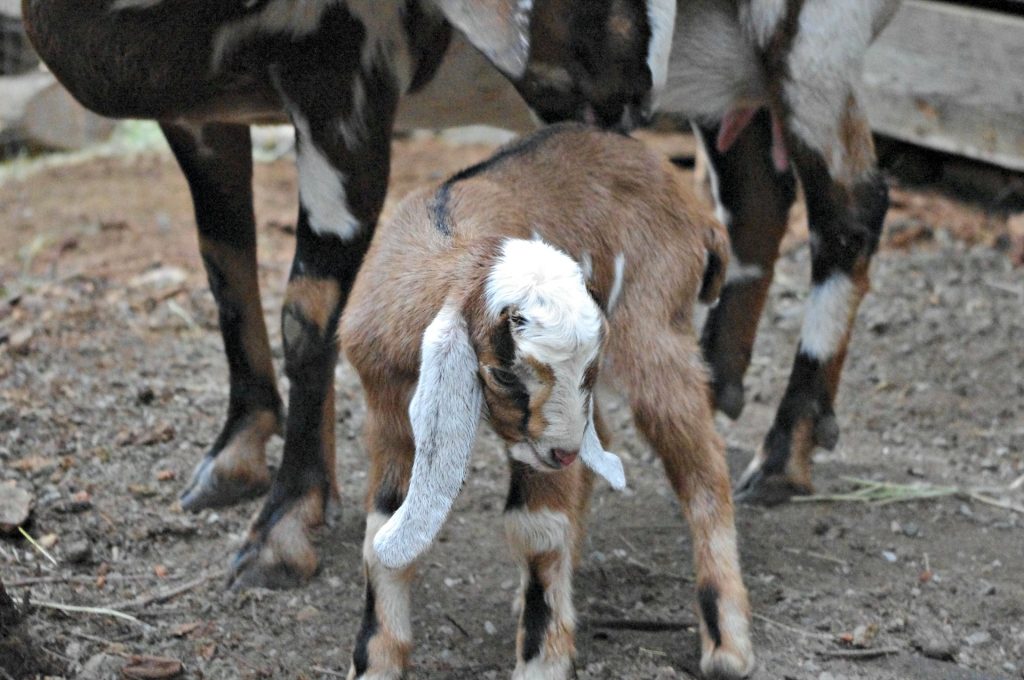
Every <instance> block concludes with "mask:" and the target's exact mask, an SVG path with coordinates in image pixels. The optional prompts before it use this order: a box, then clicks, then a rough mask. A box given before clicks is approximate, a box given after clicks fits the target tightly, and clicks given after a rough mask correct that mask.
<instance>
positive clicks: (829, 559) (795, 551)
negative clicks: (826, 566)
mask: <svg viewBox="0 0 1024 680" xmlns="http://www.w3.org/2000/svg"><path fill="white" fill-rule="evenodd" d="M783 550H785V551H786V552H788V553H792V554H794V555H807V556H808V557H813V558H815V559H819V560H825V561H826V562H832V563H833V564H838V565H839V566H841V567H849V566H850V563H849V562H847V561H846V560H844V559H840V558H838V557H832V556H831V555H826V554H824V553H820V552H815V551H813V550H801V549H800V548H783Z"/></svg>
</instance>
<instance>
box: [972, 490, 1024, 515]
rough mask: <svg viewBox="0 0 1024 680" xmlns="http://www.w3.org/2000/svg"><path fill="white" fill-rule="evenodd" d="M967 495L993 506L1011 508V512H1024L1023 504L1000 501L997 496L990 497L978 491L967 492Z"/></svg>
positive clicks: (1004, 508)
mask: <svg viewBox="0 0 1024 680" xmlns="http://www.w3.org/2000/svg"><path fill="white" fill-rule="evenodd" d="M967 497H968V498H970V499H971V500H974V501H978V502H979V503H984V504H985V505H991V506H992V507H994V508H1002V509H1003V510H1011V511H1013V512H1019V513H1021V514H1024V506H1020V505H1017V504H1016V503H1011V502H1010V501H1001V500H999V499H998V498H990V497H989V496H986V495H984V494H981V493H978V492H977V491H969V492H967Z"/></svg>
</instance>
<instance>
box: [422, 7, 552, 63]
mask: <svg viewBox="0 0 1024 680" xmlns="http://www.w3.org/2000/svg"><path fill="white" fill-rule="evenodd" d="M434 2H435V3H436V4H437V6H438V8H439V9H440V10H441V12H442V13H443V14H444V16H445V18H446V19H448V21H450V22H451V23H452V25H453V26H455V28H457V29H459V30H460V31H461V32H462V33H463V35H465V36H466V39H467V40H469V42H471V43H472V44H473V46H474V47H476V48H477V49H478V50H480V51H481V52H483V54H484V56H485V57H487V58H488V59H489V60H490V61H491V63H492V64H494V65H495V66H497V67H498V68H499V69H501V71H502V72H503V73H505V75H507V76H510V77H512V78H519V77H521V76H522V75H523V72H524V71H525V70H526V61H527V58H528V57H529V55H530V9H531V7H532V5H533V3H532V0H434Z"/></svg>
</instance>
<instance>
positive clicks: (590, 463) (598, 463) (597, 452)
mask: <svg viewBox="0 0 1024 680" xmlns="http://www.w3.org/2000/svg"><path fill="white" fill-rule="evenodd" d="M580 459H581V460H582V461H583V464H584V465H586V466H587V467H588V468H590V469H591V470H593V471H594V472H595V473H596V474H598V475H600V476H601V477H604V478H605V479H607V480H608V483H609V484H611V485H612V488H613V489H615V490H617V491H621V490H622V489H625V488H626V471H625V469H623V467H622V460H621V459H620V458H619V457H618V456H616V455H615V454H614V453H612V452H611V451H605V450H604V447H603V446H601V440H600V439H599V438H598V436H597V428H596V427H595V426H594V404H593V403H591V404H590V416H589V417H588V418H587V427H586V429H585V430H584V431H583V444H582V445H581V446H580Z"/></svg>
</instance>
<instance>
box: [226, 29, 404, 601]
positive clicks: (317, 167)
mask: <svg viewBox="0 0 1024 680" xmlns="http://www.w3.org/2000/svg"><path fill="white" fill-rule="evenodd" d="M336 47H337V46H336V45H333V44H330V41H329V40H327V41H325V44H319V42H318V41H314V42H313V43H312V44H310V45H303V46H302V49H297V50H296V51H295V53H296V54H297V55H298V56H297V57H295V63H289V64H287V65H280V66H279V67H278V68H275V69H274V70H273V74H274V77H275V82H276V85H277V88H278V90H279V92H280V94H281V98H282V100H283V101H284V103H285V106H286V108H287V109H288V112H289V115H290V116H291V119H292V122H293V124H294V125H295V129H296V139H297V160H296V164H297V166H298V177H299V219H298V224H297V226H296V239H297V241H296V250H295V259H294V262H293V264H292V270H291V275H290V278H289V281H288V288H287V291H286V293H285V301H284V307H283V309H282V311H281V329H282V336H283V338H284V354H285V373H286V375H287V376H288V379H289V381H290V383H291V385H290V393H289V401H288V417H287V420H286V427H285V445H284V455H283V458H282V461H281V469H280V471H279V472H278V474H277V476H276V477H275V479H274V482H273V485H272V486H271V489H270V494H269V495H268V497H267V500H266V502H265V504H264V506H263V508H262V510H261V511H260V512H259V514H258V515H257V516H256V518H255V520H254V521H253V523H252V526H251V528H250V531H249V535H248V538H247V539H246V541H245V543H244V545H243V546H242V547H241V549H240V550H239V551H238V553H237V555H236V556H235V558H234V560H233V562H232V567H231V571H232V576H231V581H232V585H233V586H236V587H244V586H265V587H287V586H292V585H297V584H300V583H302V582H303V581H305V580H307V579H309V578H311V577H312V576H313V574H314V573H315V571H316V568H317V564H318V560H317V554H316V549H315V548H314V547H313V543H312V540H311V535H310V533H311V531H312V529H313V528H314V527H316V526H318V525H320V524H322V523H323V522H324V520H325V517H326V515H327V505H328V503H331V502H336V501H337V500H338V487H337V480H336V479H335V464H334V455H335V452H334V449H335V442H334V368H335V365H336V364H337V360H338V343H337V338H336V333H337V328H338V320H339V318H340V316H341V312H342V310H343V308H344V306H345V301H346V299H347V298H348V293H349V290H350V289H351V287H352V283H353V281H354V280H355V276H356V273H357V271H358V269H359V265H360V264H361V263H362V259H363V255H364V254H365V253H366V250H367V248H368V247H369V243H370V237H371V236H372V232H373V227H374V225H376V222H377V217H378V215H379V213H380V209H381V206H382V205H383V203H384V195H385V192H386V189H387V179H388V170H389V158H390V134H391V127H392V122H393V118H394V111H395V106H396V105H397V100H398V92H399V85H398V82H397V80H396V78H395V77H393V76H392V75H390V72H389V71H388V70H387V68H386V67H385V65H380V64H378V63H377V61H376V59H381V58H383V57H381V54H383V53H382V52H379V51H375V52H373V55H374V56H372V57H367V59H368V61H359V62H356V63H354V64H353V63H349V61H345V59H348V58H349V56H350V55H344V54H342V55H340V56H339V54H338V50H337V48H336ZM339 59H340V60H341V62H340V63H335V61H336V60H339ZM346 69H347V70H346ZM352 69H355V71H352ZM346 73H348V75H349V78H350V79H351V81H350V82H349V84H350V85H351V87H349V88H345V87H341V86H340V85H339V83H341V82H344V80H345V79H344V78H343V75H344V74H346ZM359 91H362V92H364V93H366V96H365V97H362V96H358V94H357V93H358V92H359Z"/></svg>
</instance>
